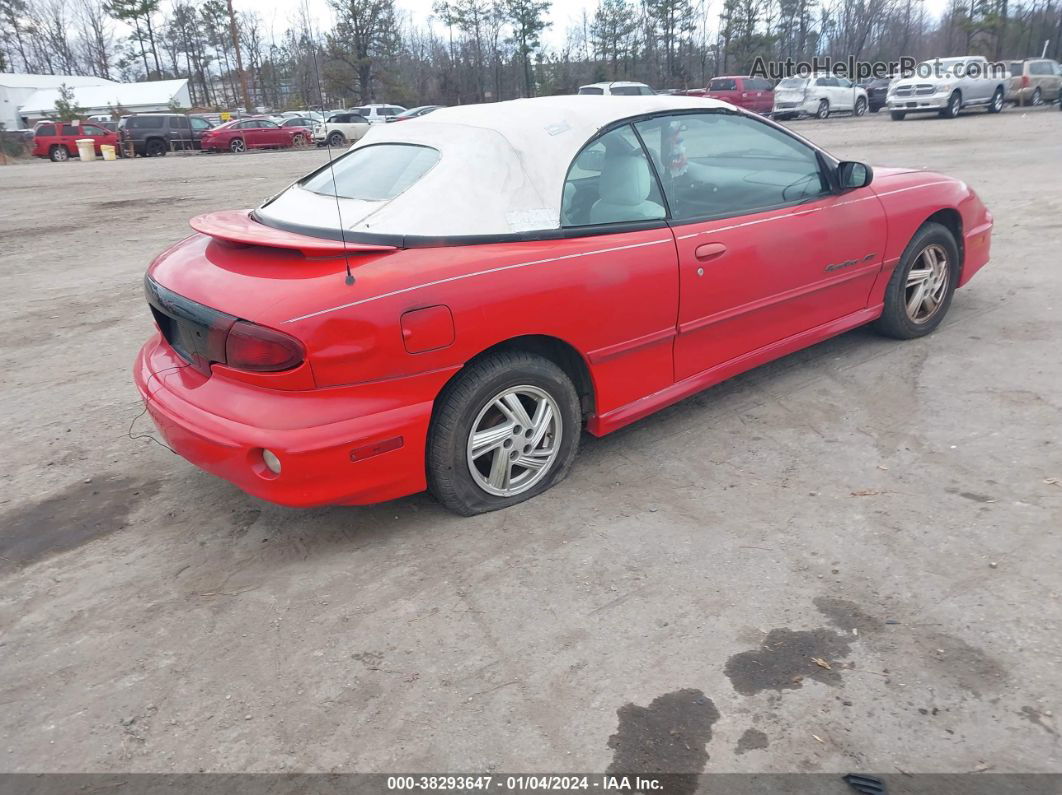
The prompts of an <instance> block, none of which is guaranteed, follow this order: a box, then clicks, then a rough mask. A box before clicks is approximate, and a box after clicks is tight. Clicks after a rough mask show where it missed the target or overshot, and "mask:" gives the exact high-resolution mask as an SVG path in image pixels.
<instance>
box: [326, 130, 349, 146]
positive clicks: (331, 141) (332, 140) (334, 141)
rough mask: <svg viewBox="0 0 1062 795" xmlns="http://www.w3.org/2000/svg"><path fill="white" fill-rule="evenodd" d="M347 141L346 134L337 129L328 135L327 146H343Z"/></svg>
mask: <svg viewBox="0 0 1062 795" xmlns="http://www.w3.org/2000/svg"><path fill="white" fill-rule="evenodd" d="M346 142H347V139H346V136H344V135H343V133H341V132H339V131H338V130H337V131H336V132H334V133H332V134H331V135H329V136H328V145H329V146H343V145H344V144H345V143H346Z"/></svg>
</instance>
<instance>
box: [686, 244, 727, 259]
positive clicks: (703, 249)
mask: <svg viewBox="0 0 1062 795" xmlns="http://www.w3.org/2000/svg"><path fill="white" fill-rule="evenodd" d="M725 253H726V246H724V245H723V244H722V243H702V244H701V245H699V246H697V248H695V249H694V250H693V256H695V257H696V258H697V259H699V260H701V261H702V262H703V261H705V260H709V259H715V258H716V257H721V256H723V254H725Z"/></svg>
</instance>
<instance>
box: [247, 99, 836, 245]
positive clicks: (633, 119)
mask: <svg viewBox="0 0 1062 795" xmlns="http://www.w3.org/2000/svg"><path fill="white" fill-rule="evenodd" d="M703 113H720V114H729V115H732V116H742V117H744V118H747V119H750V120H752V121H754V122H756V123H758V124H763V125H765V126H767V127H771V128H773V129H775V130H778V131H780V132H782V133H784V134H785V135H788V136H789V137H790V138H792V139H793V140H795V141H799V142H800V143H802V144H804V145H805V146H807V147H809V148H810V149H811V150H812V151H813V152H815V154H816V156H817V158H818V161H819V168H820V169H822V171H823V172H824V173H825V175H826V181H827V184H828V185H829V186H830V191H829V193H826V194H823V195H820V196H811V197H808V198H804V199H794V200H793V201H791V202H785V203H783V204H779V205H775V206H772V207H763V208H758V209H755V210H742V211H740V212H735V213H727V214H717V215H711V216H704V217H697V218H690V219H683V220H681V221H675V220H673V219H672V218H671V217H670V212H669V213H668V216H667V217H665V218H661V219H651V220H646V221H621V222H618V223H614V224H596V225H593V226H558V227H557V228H555V229H536V230H532V231H529V232H501V233H492V234H477V235H441V236H435V235H401V234H386V233H384V234H381V233H378V232H350V231H344V232H341V231H340V230H338V229H329V228H327V227H317V226H308V225H305V224H296V223H291V222H289V221H279V220H277V219H275V218H263V217H262V216H261V215H259V214H258V213H257V212H256V211H254V210H252V211H251V219H252V220H254V221H257V222H258V223H260V224H262V225H263V226H268V227H271V228H273V229H280V230H282V231H285V232H291V233H293V234H298V235H306V236H307V237H316V238H321V239H323V240H346V241H347V242H348V243H366V244H370V245H372V244H375V245H380V246H395V247H396V248H400V249H406V248H444V247H449V246H476V245H488V244H491V243H525V242H534V241H539V240H571V239H577V238H581V237H597V236H599V235H615V234H622V233H624V232H642V231H648V230H652V229H676V228H681V227H683V226H689V225H691V224H701V223H705V222H708V221H720V220H725V219H727V218H739V217H741V216H745V215H754V214H756V213H761V212H771V211H773V210H779V209H784V208H786V207H795V206H797V205H800V204H807V203H809V202H812V201H819V200H821V199H823V198H825V197H826V196H829V195H837V194H840V193H842V192H843V190H842V189H841V188H840V186H839V185H838V184H837V178H836V170H837V166H838V165H839V163H840V161H839V160H837V159H836V158H835V157H833V156H832V155H830V154H829V153H828V152H826V151H825V150H824V149H822V148H821V147H819V146H816V145H815V144H814V143H812V142H811V141H809V140H808V139H806V138H804V137H803V136H801V135H798V134H797V133H794V132H793V131H792V130H790V129H789V128H787V127H785V126H784V125H782V124H779V123H778V122H776V121H773V120H772V119H767V118H764V117H762V116H760V115H759V114H754V113H748V112H746V111H743V110H738V109H734V110H731V109H728V108H682V109H672V110H667V111H654V112H652V113H643V114H640V115H637V116H629V117H627V118H624V119H617V120H616V121H614V122H612V123H610V124H608V125H606V126H604V127H602V128H601V129H599V130H598V131H597V132H596V133H595V134H594V135H593V136H591V137H590V138H589V139H588V140H587V141H586V142H585V143H584V144H583V145H582V146H581V147H580V148H579V151H578V152H577V153H576V155H575V157H578V156H579V154H581V153H582V151H583V150H584V149H585V148H586V147H587V146H590V145H591V144H593V143H594V142H596V141H597V140H598V139H599V138H601V136H603V135H606V134H607V133H609V132H611V131H612V130H614V129H616V128H619V127H623V126H624V125H628V124H629V125H631V126H632V127H633V126H634V125H636V124H637V123H638V122H640V121H646V120H648V119H653V118H657V117H660V116H688V115H695V114H697V115H699V114H703ZM634 131H635V134H636V135H637V134H638V130H637V127H634ZM638 140H639V142H640V143H641V136H638ZM385 143H386V144H388V145H400V146H425V144H412V143H406V142H398V141H381V142H380V143H376V144H369V146H381V145H383V144H385ZM641 145H642V146H643V151H644V143H641ZM363 148H365V147H358V149H353V150H350V151H348V152H345V153H344V154H343V155H341V156H340V157H346V156H347V155H348V154H350V153H351V152H355V151H359V150H360V149H363ZM428 148H429V149H430V148H432V147H428ZM646 156H647V157H648V153H646ZM648 159H649V163H650V167H651V168H652V174H653V178H654V179H656V180H657V187H658V188H660V195H661V197H663V196H664V193H663V187H662V185H661V184H660V181H659V177H658V176H657V175H656V170H655V166H654V164H653V162H652V160H653V159H652V157H648ZM333 162H334V161H333ZM572 162H574V158H573V159H572ZM328 167H329V164H328V163H325V164H324V165H322V166H321V167H320V168H318V169H317V170H316V171H312V172H310V173H309V174H306V175H304V176H302V177H300V178H299V179H298V180H296V181H295V182H293V183H292V184H291V185H289V186H288V188H290V187H293V186H295V185H298V184H299V183H300V182H303V181H304V180H307V179H310V178H311V177H313V176H315V175H317V174H318V173H320V172H321V171H323V170H325V169H326V168H328ZM570 170H571V164H569V165H568V171H570ZM568 171H565V172H564V173H565V182H567V174H568ZM288 188H285V189H284V190H287V189H288ZM563 191H564V185H563V183H562V184H561V192H562V199H563ZM283 192H284V191H280V192H278V193H276V194H275V195H273V196H271V197H270V198H268V199H266V201H265V202H264V203H263V204H262V205H261V207H268V206H269V205H270V204H272V202H273V201H274V200H275V199H276V198H277V197H279V196H280V194H281V193H283ZM664 201H665V202H666V201H667V199H666V198H665V199H664ZM560 206H562V205H558V207H560ZM665 209H666V208H665ZM558 224H559V218H558Z"/></svg>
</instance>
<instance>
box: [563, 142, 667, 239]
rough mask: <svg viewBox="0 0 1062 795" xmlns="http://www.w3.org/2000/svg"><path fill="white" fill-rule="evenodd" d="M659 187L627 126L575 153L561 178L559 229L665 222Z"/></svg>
mask: <svg viewBox="0 0 1062 795" xmlns="http://www.w3.org/2000/svg"><path fill="white" fill-rule="evenodd" d="M665 215H666V213H665V212H664V202H663V200H662V199H661V198H660V187H659V186H658V185H657V182H656V177H654V176H653V173H652V170H651V168H650V167H649V160H648V159H647V158H646V156H645V150H644V149H642V147H641V144H640V143H638V138H637V137H636V136H635V134H634V131H633V130H632V129H631V128H630V126H629V125H626V126H623V127H620V128H618V129H616V130H613V131H612V132H609V133H606V134H605V135H602V136H601V137H600V138H598V139H597V140H595V141H593V142H591V143H590V144H589V145H587V146H586V147H584V148H583V150H582V151H581V152H580V153H579V154H578V155H576V157H575V160H574V161H572V164H571V166H570V167H569V169H568V176H567V178H566V179H565V180H564V192H563V194H562V195H561V226H590V225H596V224H618V223H624V222H630V221H647V220H654V219H662V218H664V217H665Z"/></svg>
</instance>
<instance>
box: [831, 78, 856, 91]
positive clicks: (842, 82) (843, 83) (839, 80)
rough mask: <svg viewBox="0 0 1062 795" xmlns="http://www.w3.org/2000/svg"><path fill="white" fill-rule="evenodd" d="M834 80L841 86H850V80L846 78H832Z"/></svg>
mask: <svg viewBox="0 0 1062 795" xmlns="http://www.w3.org/2000/svg"><path fill="white" fill-rule="evenodd" d="M834 82H835V83H837V85H839V86H840V87H841V88H851V87H852V81H851V80H846V79H845V78H843V77H837V78H834Z"/></svg>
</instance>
